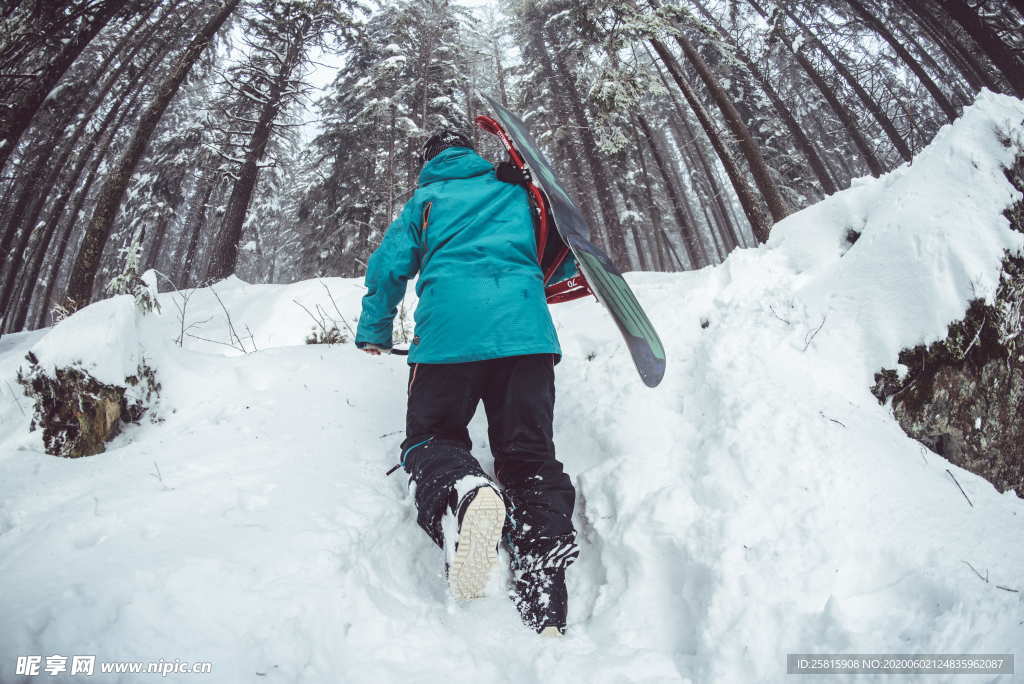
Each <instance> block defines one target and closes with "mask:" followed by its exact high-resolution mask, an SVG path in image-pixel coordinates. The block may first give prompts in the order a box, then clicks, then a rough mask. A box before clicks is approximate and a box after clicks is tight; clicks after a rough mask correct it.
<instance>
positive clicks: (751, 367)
mask: <svg viewBox="0 0 1024 684" xmlns="http://www.w3.org/2000/svg"><path fill="white" fill-rule="evenodd" d="M1003 139H1009V140H1010V141H1011V144H1010V146H1009V147H1005V146H1004V145H1003V144H1001V142H1000V141H1001V140H1003ZM1022 150H1024V103H1022V102H1021V101H1019V100H1015V99H1012V98H1008V97H1002V96H996V95H992V94H983V95H982V96H980V98H979V102H978V103H977V104H976V105H975V106H974V107H972V108H970V109H968V110H967V112H966V113H965V115H964V117H962V118H961V119H960V120H958V122H957V123H955V124H954V125H952V126H947V127H946V128H944V129H943V130H942V131H941V132H940V134H939V135H938V137H937V139H936V140H935V142H934V143H933V144H932V145H931V146H930V147H929V148H928V149H927V150H925V151H924V152H922V153H921V154H920V155H919V156H918V157H917V158H916V159H915V160H914V162H913V164H912V165H905V166H903V167H901V168H899V169H897V170H896V171H894V172H892V173H890V174H888V175H886V176H885V177H883V178H880V179H877V180H875V179H868V180H864V181H862V182H859V183H858V184H857V185H856V186H855V187H853V188H851V189H850V190H847V191H845V192H842V193H839V194H837V195H835V196H833V197H831V198H829V199H827V200H825V201H823V202H821V203H820V204H818V205H816V206H814V207H811V208H809V209H807V210H805V211H802V212H800V213H799V214H796V215H794V216H792V217H790V218H788V219H786V220H785V221H783V222H782V223H780V224H779V225H778V226H777V227H776V228H775V229H774V232H773V237H772V239H771V241H770V242H769V244H768V245H766V246H763V247H761V248H758V249H748V250H740V251H737V252H734V253H733V254H732V255H731V256H730V258H729V259H728V260H727V261H726V262H725V263H724V264H722V265H721V266H719V267H715V268H706V269H703V270H701V271H699V272H691V273H684V274H653V273H637V274H630V275H629V276H628V279H629V281H630V283H631V284H632V285H633V286H634V287H635V289H636V291H637V295H638V297H639V299H640V300H641V302H642V303H643V304H644V305H645V307H647V309H648V311H649V313H650V317H651V319H652V320H653V321H654V323H655V325H656V326H657V327H658V328H659V329H660V331H661V333H662V337H663V339H664V341H665V346H666V349H667V354H668V371H667V374H666V376H665V380H664V381H663V383H662V384H661V386H660V387H658V388H657V389H654V390H651V389H648V388H646V387H645V386H643V384H642V383H641V382H640V380H639V378H637V377H636V374H635V371H634V370H633V369H632V366H631V363H630V360H629V356H628V353H627V352H626V350H625V347H624V345H623V344H622V342H621V341H620V339H619V337H618V335H617V333H616V332H615V330H614V328H613V326H612V324H611V322H610V321H609V320H608V319H607V318H606V317H605V315H604V314H603V312H602V311H601V310H600V309H599V307H598V305H597V304H595V303H594V302H593V301H579V302H573V303H569V304H562V305H558V306H556V307H554V308H553V312H554V315H555V319H556V324H557V326H558V329H559V335H560V338H561V340H562V345H563V350H564V353H565V358H564V360H563V361H562V363H561V364H560V365H559V366H558V368H557V373H556V374H557V390H558V401H557V405H556V425H555V441H556V446H557V448H558V452H559V456H560V458H561V459H562V460H563V462H564V463H565V464H566V467H567V470H568V471H569V473H570V474H571V475H572V477H573V480H574V481H575V482H576V484H577V487H578V490H579V495H578V502H577V512H576V518H575V520H576V524H577V527H578V529H579V532H580V545H581V547H582V555H581V557H580V560H579V562H578V563H577V564H576V565H575V566H573V568H572V569H571V570H570V572H569V589H570V600H571V608H570V616H569V618H570V625H569V636H568V637H567V638H565V639H563V640H561V641H557V642H553V641H550V640H541V639H539V638H538V637H536V636H535V635H533V634H531V633H530V632H528V631H527V630H526V629H525V628H523V627H522V626H521V624H520V623H519V620H518V616H517V615H516V613H515V610H514V609H513V607H512V605H511V603H510V602H509V601H508V600H507V599H506V598H505V597H504V596H503V595H502V593H501V591H500V585H501V582H502V579H503V578H501V577H498V578H496V579H495V581H494V583H493V585H494V595H493V596H490V597H488V598H485V599H481V600H478V601H476V602H472V603H469V604H456V603H455V602H453V601H452V600H450V599H448V598H447V594H446V587H445V583H444V579H443V562H442V558H441V552H440V550H438V549H437V548H436V547H434V546H433V545H432V544H431V542H430V541H429V540H428V539H427V537H426V535H425V534H423V533H422V532H421V531H420V530H419V529H418V528H417V527H416V524H415V516H414V513H413V509H412V503H411V500H410V497H409V495H408V492H407V487H406V483H405V479H404V476H403V475H402V474H401V473H397V474H395V475H393V476H391V477H389V478H385V477H384V472H385V470H386V469H388V468H389V467H390V466H391V465H393V464H394V463H395V461H396V459H397V455H398V450H397V446H398V444H399V442H400V441H401V440H402V429H403V425H404V422H403V421H404V399H405V382H406V372H407V370H406V367H405V364H404V363H403V362H402V360H401V359H399V358H397V357H378V358H373V357H368V356H366V355H365V354H362V353H361V352H359V351H357V350H356V349H354V348H353V347H352V345H351V344H343V345H337V346H323V345H303V344H302V341H303V338H304V337H305V335H306V334H307V333H308V332H309V329H310V327H311V320H310V319H309V317H308V316H307V314H306V313H305V312H304V311H303V310H302V309H301V308H300V307H299V306H298V305H297V304H296V300H297V301H299V302H302V303H303V304H304V305H305V306H307V307H309V308H313V306H314V305H315V304H320V305H321V306H322V307H323V308H324V309H325V310H326V311H328V312H329V313H331V314H334V307H333V305H332V304H331V302H330V300H329V299H328V297H327V294H326V292H325V290H324V285H326V286H327V287H328V288H329V289H330V290H331V292H332V293H333V295H334V297H335V299H336V300H337V302H338V305H339V306H340V308H341V310H342V312H343V313H344V315H345V316H346V318H347V320H348V322H349V323H352V324H353V325H354V323H353V320H354V319H355V317H356V316H357V315H358V311H359V298H360V296H361V295H362V291H363V289H362V286H361V283H360V282H359V281H358V280H346V279H336V278H330V279H324V280H323V281H318V280H311V281H305V282H300V283H295V284H292V285H248V284H245V283H243V282H241V281H239V280H238V279H235V278H231V279H229V280H227V281H224V282H222V283H220V284H218V285H216V286H215V289H216V291H217V292H218V294H219V295H220V296H221V298H222V299H223V301H224V304H225V306H226V307H227V309H228V310H229V311H230V313H231V317H232V320H233V321H234V323H235V325H236V327H237V328H238V330H239V331H240V333H241V335H242V337H243V338H245V342H246V344H247V347H248V348H249V349H250V350H251V349H253V347H255V349H256V351H252V352H251V353H247V354H242V353H240V352H238V351H236V350H233V349H231V348H229V347H227V346H224V345H222V344H216V343H213V342H204V341H202V340H199V339H195V338H192V337H186V338H185V340H184V347H183V348H178V347H177V346H176V345H175V344H174V343H173V339H174V338H175V337H177V336H178V333H179V322H178V320H177V314H176V311H175V306H174V304H173V300H174V298H175V297H180V295H176V294H173V293H165V294H162V295H160V301H161V303H162V313H161V314H155V315H148V316H142V315H140V314H137V313H136V311H135V309H134V307H133V304H132V301H131V299H130V298H128V297H118V298H113V299H109V300H106V301H103V302H100V303H97V304H94V305H93V306H90V307H88V308H87V309H85V310H83V311H81V312H79V313H78V314H76V315H75V316H74V317H72V318H70V319H68V320H67V321H65V322H63V323H61V324H60V325H58V326H56V327H55V328H53V329H52V330H45V331H38V332H32V333H23V334H19V335H11V336H6V337H4V338H3V339H0V379H3V380H4V381H5V387H0V392H2V396H3V399H2V400H0V681H2V682H11V681H18V678H16V677H15V675H14V667H15V658H16V656H18V655H28V654H37V655H43V656H44V657H45V656H46V655H51V654H63V655H72V654H95V655H97V657H98V660H100V661H109V660H120V659H125V660H133V661H135V660H139V661H142V660H147V661H148V660H154V661H155V660H159V659H161V658H163V659H164V660H171V661H173V660H174V659H180V660H183V661H212V662H213V675H210V676H207V677H202V676H197V675H178V676H177V678H175V677H169V678H168V679H169V680H175V681H216V682H253V681H261V682H262V681H266V682H275V681H295V682H336V681H338V682H341V681H344V682H381V681H385V682H388V681H396V682H397V681H401V682H435V681H444V680H450V681H479V682H489V681H502V682H516V683H519V682H533V681H537V682H554V681H558V682H575V681H595V682H625V681H644V682H655V681H666V682H667V681H686V680H690V681H694V682H754V681H764V682H773V681H781V680H783V679H785V677H786V675H785V667H786V654H787V653H790V652H846V653H851V652H918V653H938V652H956V653H962V652H987V653H993V652H1014V651H1015V650H1016V651H1017V655H1018V656H1020V655H1024V650H1022V649H1021V648H1020V647H1021V645H1022V644H1024V624H1022V623H1024V604H1022V594H1021V593H1019V592H1016V593H1015V592H1013V591H1008V590H1007V589H1004V588H999V587H997V585H1001V586H1002V587H1005V588H1008V589H1018V590H1024V524H1022V523H1024V501H1022V500H1021V499H1020V498H1018V497H1016V496H1015V495H1014V494H1013V493H1012V492H1008V493H1006V494H1002V495H1000V494H999V493H997V492H996V491H995V489H994V488H993V487H992V486H991V485H990V484H988V483H987V482H986V481H984V480H983V479H981V478H979V477H976V476H974V475H971V474H970V473H968V472H966V471H963V470H961V469H959V468H956V467H955V466H952V465H951V464H949V463H948V462H947V461H945V460H944V459H942V458H941V457H939V456H937V455H935V454H933V453H931V452H929V451H927V450H925V449H924V448H923V447H921V446H920V445H919V444H918V443H917V442H915V441H913V440H911V439H909V438H908V437H906V436H905V435H904V434H903V432H902V431H901V430H900V428H899V426H898V425H897V424H896V422H895V421H894V420H893V418H892V416H891V414H890V411H889V409H888V408H887V407H884V406H879V405H878V403H877V402H876V401H875V399H874V397H872V395H871V394H870V392H869V390H868V388H869V386H870V385H871V384H872V380H873V378H872V376H873V373H874V372H875V371H877V370H878V369H880V368H881V367H882V366H886V367H894V366H895V364H896V359H897V354H898V352H899V350H900V349H901V348H903V347H907V346H912V345H915V344H918V343H923V342H930V341H933V340H935V339H939V338H941V337H943V336H944V335H945V329H946V325H947V324H948V323H949V322H950V321H952V320H954V319H957V318H959V317H961V316H962V315H963V312H964V311H965V310H966V308H967V303H968V301H969V300H970V299H971V298H973V297H987V296H991V295H992V293H993V292H994V291H995V287H996V284H997V282H998V277H999V262H1000V258H1001V255H1002V252H1003V250H1005V249H1013V250H1017V249H1020V248H1021V247H1022V245H1024V236H1022V235H1020V234H1017V233H1014V232H1012V231H1011V230H1009V228H1008V225H1007V222H1006V220H1005V219H1004V218H1003V217H1002V216H1001V212H1002V210H1003V209H1004V208H1005V207H1006V206H1007V205H1008V204H1010V203H1011V202H1012V201H1014V200H1015V199H1017V198H1018V193H1015V191H1014V190H1013V189H1012V187H1011V186H1010V185H1009V183H1007V181H1006V179H1005V178H1004V177H1003V175H1002V171H1001V169H1002V167H1003V166H1004V165H1006V164H1007V163H1008V162H1009V161H1010V160H1011V159H1012V158H1013V156H1014V155H1015V154H1019V153H1021V151H1022ZM850 229H854V230H856V231H858V232H860V233H861V237H860V239H859V240H858V241H857V242H856V243H855V244H854V245H852V246H850V245H849V244H848V243H847V242H846V240H845V236H846V234H847V231H848V230H850ZM334 317H335V318H337V315H336V314H334ZM206 319H209V320H206ZM204 320H206V322H205V323H202V324H201V325H199V326H197V327H195V328H193V329H192V332H193V333H194V334H195V335H199V336H201V337H204V338H207V339H211V340H219V341H227V340H228V331H227V328H226V324H225V317H224V314H223V312H222V310H221V308H220V305H219V304H218V303H217V301H216V299H215V298H214V297H213V295H212V294H211V292H210V291H209V290H198V291H195V292H194V295H193V297H192V299H191V300H190V304H189V309H188V312H187V322H189V323H191V322H200V321H204ZM702 321H703V322H705V323H706V324H707V327H702ZM244 326H248V327H249V328H250V329H251V333H252V339H251V340H249V339H248V338H247V336H248V333H247V332H246V331H245V327H244ZM29 349H33V350H34V351H35V352H36V353H37V354H38V355H39V357H40V358H41V359H42V361H43V362H44V364H56V363H67V362H71V361H75V360H78V361H81V362H82V363H84V364H85V365H87V366H90V367H91V369H92V371H93V372H94V373H95V374H97V376H98V377H100V378H101V379H105V380H108V381H112V380H118V379H120V378H119V377H118V376H120V377H123V376H124V375H125V374H127V373H128V372H130V371H131V370H133V369H134V367H135V365H136V364H137V363H138V359H139V358H140V357H141V356H144V357H145V358H146V359H147V360H148V362H149V363H150V364H151V365H153V366H154V367H155V368H156V371H157V373H158V376H159V380H160V382H161V383H162V392H161V400H160V403H159V405H158V406H157V407H155V409H154V411H153V414H155V415H158V416H159V418H160V419H161V422H156V423H154V422H151V421H149V420H143V422H142V424H140V425H138V426H129V427H128V428H127V429H126V430H125V431H124V432H123V434H121V435H120V436H118V437H117V438H116V439H115V440H114V441H113V442H112V443H111V444H110V445H108V447H109V448H108V450H107V452H106V453H104V454H101V455H97V456H94V457H89V458H83V459H76V460H69V459H61V458H54V457H52V456H48V455H46V454H44V453H42V443H41V438H40V435H39V433H38V432H34V433H29V432H28V423H29V418H28V415H27V414H29V413H30V412H31V407H30V406H29V403H28V400H27V399H26V398H25V397H23V396H21V395H20V392H19V388H17V386H16V385H15V384H14V375H15V372H16V369H17V367H18V366H19V364H21V365H24V362H23V357H24V355H25V352H26V351H27V350H29ZM982 418H983V417H982ZM979 429H984V425H983V423H982V425H981V427H980V428H979ZM471 433H472V435H473V438H474V442H475V449H474V453H475V454H476V455H478V456H479V457H480V459H481V461H482V462H483V463H484V464H485V467H486V468H490V457H489V454H488V451H487V448H486V426H485V423H484V420H483V415H482V411H481V412H480V414H479V415H478V416H477V418H476V419H474V422H473V424H472V428H471ZM947 469H948V470H949V471H951V472H952V474H953V475H955V477H956V479H957V480H958V481H959V483H960V485H962V487H963V489H964V490H965V492H966V494H967V495H968V496H969V497H970V499H971V501H972V502H973V507H971V506H969V505H968V503H967V501H965V499H964V495H963V494H961V492H960V491H959V490H958V489H957V487H956V485H955V484H954V483H953V481H952V479H951V477H950V474H949V473H947V472H946V471H947ZM158 471H159V477H158V476H157V475H158ZM968 563H969V564H970V565H971V566H973V567H974V568H976V569H977V570H978V571H979V572H980V573H982V574H983V575H987V577H988V578H989V582H987V583H986V582H985V581H983V580H982V579H980V578H979V577H978V575H976V574H975V572H974V570H972V569H971V567H969V566H968V565H967V564H968ZM152 677H154V675H137V676H135V677H134V678H132V677H130V676H126V677H125V678H124V679H123V680H122V681H147V680H148V679H150V678H152ZM40 678H45V679H48V680H54V681H57V680H59V679H60V677H49V676H46V675H43V676H42V677H40ZM92 679H93V680H99V681H116V680H115V679H110V678H108V679H103V678H102V676H101V675H99V674H97V675H96V676H94V677H93V678H92ZM67 680H68V681H78V680H79V677H67ZM841 680H842V678H840V677H831V678H828V681H841ZM866 680H867V678H864V677H861V678H857V681H866ZM913 680H914V678H913V677H900V678H893V681H900V682H904V681H913ZM942 680H943V679H942V678H941V677H931V678H928V680H927V681H942ZM956 681H979V679H978V678H976V677H957V678H956Z"/></svg>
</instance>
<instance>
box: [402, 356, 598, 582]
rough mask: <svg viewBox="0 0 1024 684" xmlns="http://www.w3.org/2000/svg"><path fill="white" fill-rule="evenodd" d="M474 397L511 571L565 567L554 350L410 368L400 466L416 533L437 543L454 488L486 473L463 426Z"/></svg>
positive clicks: (568, 522)
mask: <svg viewBox="0 0 1024 684" xmlns="http://www.w3.org/2000/svg"><path fill="white" fill-rule="evenodd" d="M480 400H483V403H484V410H485V411H486V412H487V424H488V436H489V439H490V447H491V453H492V454H493V456H494V471H495V475H496V476H497V479H498V481H499V482H500V483H501V485H502V486H503V487H504V497H505V503H506V506H507V508H508V519H507V520H506V525H505V530H504V535H503V536H504V540H505V544H506V546H507V547H508V550H509V553H510V555H511V557H512V564H513V568H514V569H520V570H528V569H532V568H535V567H544V566H550V565H557V564H559V563H561V564H562V565H568V563H571V562H572V561H573V560H574V559H575V557H576V555H577V553H578V550H577V548H576V545H575V543H574V539H575V530H574V529H573V525H572V511H573V506H574V504H575V499H576V491H575V490H574V489H573V486H572V482H571V481H570V480H569V476H568V475H567V474H566V473H565V472H563V470H562V464H561V463H559V462H558V460H556V459H555V447H554V443H553V442H552V427H551V423H552V417H553V413H554V404H555V374H554V357H553V356H552V355H551V354H534V355H528V356H510V357H506V358H499V359H489V360H486V361H473V362H469V363H451V364H415V365H413V366H411V367H410V369H409V405H408V410H407V413H406V437H405V441H404V442H402V456H401V465H402V466H403V467H404V468H405V470H406V472H407V473H409V476H410V483H411V485H413V484H414V485H415V500H416V508H417V514H418V515H417V521H418V522H419V525H420V527H422V528H423V529H424V530H426V532H427V534H428V535H430V538H431V539H433V540H434V542H435V543H437V544H438V545H439V546H441V545H443V538H442V535H441V518H442V516H443V514H444V509H445V506H446V505H447V504H448V501H449V497H450V496H451V493H452V491H453V487H452V485H454V484H455V483H456V482H457V481H458V480H459V479H461V478H463V477H465V476H468V475H477V476H480V477H485V478H487V477H488V476H487V475H486V474H485V473H484V471H483V470H482V469H481V467H480V464H479V463H478V462H477V460H476V459H475V458H474V457H473V456H472V454H471V453H470V448H471V446H472V443H471V442H470V439H469V432H468V430H467V429H466V426H467V425H468V423H469V421H470V419H471V418H472V417H473V414H474V413H475V412H476V408H477V405H478V404H479V402H480ZM488 479H489V478H488Z"/></svg>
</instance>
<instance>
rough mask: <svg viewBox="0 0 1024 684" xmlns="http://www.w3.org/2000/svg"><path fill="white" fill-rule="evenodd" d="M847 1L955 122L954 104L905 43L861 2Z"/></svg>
mask: <svg viewBox="0 0 1024 684" xmlns="http://www.w3.org/2000/svg"><path fill="white" fill-rule="evenodd" d="M846 1H847V2H848V3H849V4H850V7H852V8H853V11H854V12H856V13H857V14H858V15H859V16H860V18H861V19H863V20H864V23H865V24H867V25H868V26H869V27H870V28H871V30H873V31H874V32H875V33H877V34H878V35H879V36H881V38H882V40H884V41H885V42H886V43H888V44H889V47H891V48H892V49H893V50H894V51H895V52H896V54H897V55H899V58H900V59H901V60H903V63H904V64H906V65H907V67H908V68H909V69H910V70H911V71H912V72H914V75H915V76H917V78H918V80H920V81H921V84H922V85H923V86H924V87H925V89H926V90H927V91H928V92H929V93H931V96H932V98H933V99H934V100H935V102H936V103H937V104H938V105H939V109H941V110H942V112H943V113H944V114H945V115H946V118H948V119H949V120H950V121H953V120H955V119H956V107H954V106H953V103H952V102H950V101H949V98H947V97H946V94H945V93H943V92H942V90H941V89H940V88H939V86H937V85H936V84H935V81H933V80H932V77H931V76H929V75H928V72H926V71H925V70H924V68H923V67H922V66H921V63H920V62H918V61H917V60H916V59H914V56H913V55H912V54H910V51H909V50H907V48H905V47H903V43H901V42H900V41H898V40H896V36H894V35H892V32H891V31H890V30H889V29H887V28H886V27H885V24H883V23H882V22H881V21H879V19H878V18H877V17H876V16H875V15H874V14H872V13H871V12H870V11H868V8H867V7H865V6H864V4H863V3H862V2H860V0H846Z"/></svg>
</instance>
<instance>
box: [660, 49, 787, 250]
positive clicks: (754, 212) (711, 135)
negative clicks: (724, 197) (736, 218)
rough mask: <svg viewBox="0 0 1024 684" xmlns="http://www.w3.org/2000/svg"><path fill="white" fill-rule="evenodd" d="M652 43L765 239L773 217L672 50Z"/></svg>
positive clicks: (754, 227) (760, 239)
mask: <svg viewBox="0 0 1024 684" xmlns="http://www.w3.org/2000/svg"><path fill="white" fill-rule="evenodd" d="M648 42H649V43H650V44H651V47H653V48H654V50H655V52H657V53H658V56H659V57H660V58H661V61H662V63H663V64H664V65H665V68H666V69H668V72H669V75H671V76H672V80H674V81H675V82H676V85H677V86H678V87H679V90H680V91H681V92H682V93H683V97H684V98H686V102H687V104H689V105H690V109H691V110H693V113H694V115H695V116H696V117H697V120H698V121H699V122H700V125H701V127H702V128H703V129H704V133H705V134H706V135H707V137H708V140H709V141H710V142H711V146H712V147H713V148H714V150H715V153H716V154H717V155H718V158H719V159H720V160H721V162H722V166H723V167H725V173H726V175H728V176H729V180H730V181H731V182H732V186H733V189H734V190H735V191H736V195H737V196H738V197H739V200H740V206H742V207H743V211H744V213H745V214H746V215H747V220H748V221H749V222H750V226H751V229H752V230H753V231H754V236H755V237H756V238H757V241H758V242H764V241H766V240H767V239H768V234H769V232H771V227H772V221H771V218H770V217H769V216H768V215H767V214H766V213H765V212H764V209H763V208H762V206H761V204H760V202H758V200H757V197H756V196H755V195H754V192H753V190H752V189H751V187H750V185H749V184H748V183H747V180H746V179H745V178H744V177H743V175H742V172H741V171H740V169H739V167H738V166H737V164H736V160H735V159H733V156H732V153H731V152H729V150H728V148H727V147H726V146H725V143H724V142H723V141H722V138H721V136H720V135H719V134H718V131H717V130H716V129H715V125H714V123H713V122H712V121H711V116H710V115H709V114H708V112H707V110H705V109H704V105H702V104H701V103H700V100H699V99H698V98H697V94H696V93H695V92H694V91H693V88H691V87H690V84H689V83H688V82H687V81H686V79H685V78H684V77H683V73H682V69H680V67H679V63H678V62H677V61H676V59H675V57H673V56H672V53H671V52H669V51H668V49H667V48H666V47H665V46H664V45H663V44H662V43H661V41H660V40H658V39H656V38H650V39H648Z"/></svg>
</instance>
